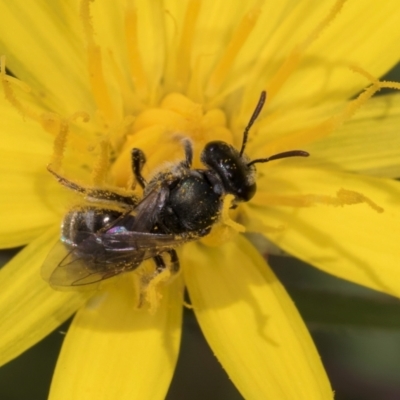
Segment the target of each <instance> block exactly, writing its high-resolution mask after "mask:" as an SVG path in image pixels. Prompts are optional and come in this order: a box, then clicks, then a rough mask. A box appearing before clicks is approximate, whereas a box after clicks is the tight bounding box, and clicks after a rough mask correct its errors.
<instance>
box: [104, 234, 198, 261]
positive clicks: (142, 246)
mask: <svg viewBox="0 0 400 400" xmlns="http://www.w3.org/2000/svg"><path fill="white" fill-rule="evenodd" d="M195 239H198V236H194V235H191V236H189V235H187V234H186V235H174V234H161V233H148V232H129V231H128V232H116V233H109V232H107V233H105V234H104V235H103V237H102V242H103V245H104V248H105V249H106V250H115V251H132V252H135V251H144V252H145V257H146V258H151V257H154V256H155V255H157V254H160V253H163V252H164V251H167V250H169V249H172V248H174V247H177V246H179V245H181V244H183V243H186V242H188V241H191V240H195Z"/></svg>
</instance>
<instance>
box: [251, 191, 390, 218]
mask: <svg viewBox="0 0 400 400" xmlns="http://www.w3.org/2000/svg"><path fill="white" fill-rule="evenodd" d="M362 203H364V204H367V205H368V206H369V207H371V208H372V209H373V210H374V211H376V212H378V213H382V212H384V209H383V208H382V207H380V206H379V205H377V204H376V203H375V202H373V201H372V200H371V199H369V198H368V197H367V196H365V195H364V194H362V193H359V192H356V191H354V190H347V189H339V190H338V191H337V193H336V196H335V197H334V196H327V195H320V194H304V195H293V196H280V195H267V194H265V195H260V196H257V198H255V202H254V204H259V205H263V206H285V207H298V208H303V207H313V206H316V205H318V204H323V205H327V206H333V207H344V206H351V205H355V204H362Z"/></svg>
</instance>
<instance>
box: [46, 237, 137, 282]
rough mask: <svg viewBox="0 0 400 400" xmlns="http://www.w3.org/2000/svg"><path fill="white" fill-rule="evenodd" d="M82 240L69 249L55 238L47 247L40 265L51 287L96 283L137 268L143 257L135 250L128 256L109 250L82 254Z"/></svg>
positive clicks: (83, 244) (83, 243)
mask: <svg viewBox="0 0 400 400" xmlns="http://www.w3.org/2000/svg"><path fill="white" fill-rule="evenodd" d="M85 242H87V240H85V241H83V242H82V243H81V244H80V245H79V246H77V247H76V248H74V249H72V250H70V249H68V248H67V247H66V246H65V245H64V244H63V243H62V242H58V243H57V244H56V245H55V246H54V247H53V249H52V250H51V251H50V253H49V255H48V256H47V258H46V260H45V262H44V264H43V267H42V277H43V278H44V279H45V280H46V281H48V282H49V284H50V285H51V286H52V287H54V288H58V289H62V288H68V287H75V288H76V287H82V286H87V285H92V284H95V283H99V282H101V281H103V280H104V279H108V278H111V277H113V276H115V275H119V274H121V273H123V272H127V271H131V270H133V269H135V268H137V267H138V266H139V264H140V263H141V262H142V260H143V258H142V257H141V255H140V254H138V253H134V254H129V257H128V255H127V254H126V252H124V253H121V252H110V253H109V254H107V256H106V257H105V258H101V257H99V256H98V255H96V254H95V253H93V254H85V253H83V252H82V251H81V249H84V246H85V245H87V243H85ZM94 288H95V287H94V286H92V287H88V289H94Z"/></svg>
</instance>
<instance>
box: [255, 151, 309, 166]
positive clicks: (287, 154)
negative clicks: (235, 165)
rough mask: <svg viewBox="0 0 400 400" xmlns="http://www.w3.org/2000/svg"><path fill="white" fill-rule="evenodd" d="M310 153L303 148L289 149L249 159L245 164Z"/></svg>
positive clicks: (303, 155)
mask: <svg viewBox="0 0 400 400" xmlns="http://www.w3.org/2000/svg"><path fill="white" fill-rule="evenodd" d="M309 155H310V153H307V152H306V151H303V150H291V151H284V152H283V153H278V154H274V155H273V156H271V157H267V158H257V159H256V160H253V161H250V162H249V163H248V164H247V166H248V167H250V165H253V164H256V163H266V162H268V161H272V160H279V159H280V158H287V157H308V156H309Z"/></svg>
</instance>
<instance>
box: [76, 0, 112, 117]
mask: <svg viewBox="0 0 400 400" xmlns="http://www.w3.org/2000/svg"><path fill="white" fill-rule="evenodd" d="M91 1H92V0H82V1H81V9H80V14H81V20H82V24H83V30H84V34H85V37H86V41H87V63H88V64H87V66H88V75H89V76H88V78H89V82H90V86H91V88H92V93H93V97H94V99H95V101H96V104H97V107H98V108H99V111H100V113H101V115H102V117H103V118H104V119H105V120H106V121H107V122H108V123H110V122H112V121H114V120H115V118H116V111H115V108H114V105H113V103H112V101H111V97H110V94H109V91H108V88H107V84H106V81H105V79H104V71H103V60H102V54H101V49H100V47H99V46H98V45H97V44H96V42H95V40H94V30H93V25H92V17H91V13H90V2H91Z"/></svg>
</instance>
